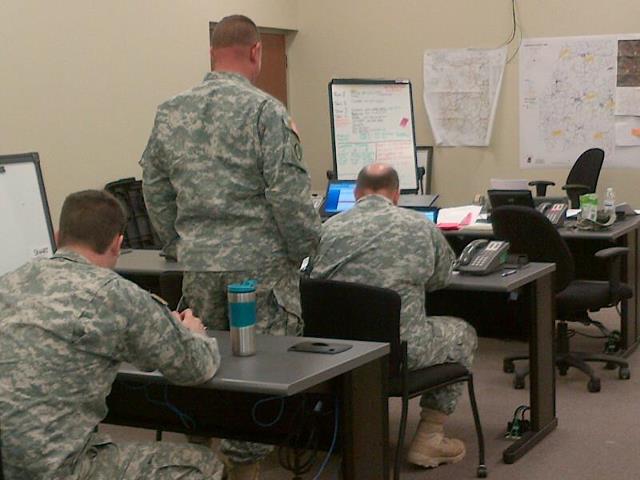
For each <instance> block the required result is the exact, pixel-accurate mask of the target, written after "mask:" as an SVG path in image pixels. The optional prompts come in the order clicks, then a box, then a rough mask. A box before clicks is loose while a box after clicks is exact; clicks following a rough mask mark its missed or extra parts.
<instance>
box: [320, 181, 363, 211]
mask: <svg viewBox="0 0 640 480" xmlns="http://www.w3.org/2000/svg"><path fill="white" fill-rule="evenodd" d="M355 189H356V181H355V180H329V183H328V184H327V193H326V195H325V196H324V203H323V205H322V208H321V209H320V214H321V215H322V216H325V217H330V216H332V215H336V214H338V213H341V212H345V211H347V210H349V209H350V208H351V207H353V206H354V205H355V203H356V198H355Z"/></svg>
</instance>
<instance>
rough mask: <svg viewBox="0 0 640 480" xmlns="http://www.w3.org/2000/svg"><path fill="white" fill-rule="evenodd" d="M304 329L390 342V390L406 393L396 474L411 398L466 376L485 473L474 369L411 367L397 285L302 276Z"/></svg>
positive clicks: (394, 393)
mask: <svg viewBox="0 0 640 480" xmlns="http://www.w3.org/2000/svg"><path fill="white" fill-rule="evenodd" d="M300 297H301V301H302V319H303V321H304V325H305V328H304V334H305V336H308V337H320V338H339V339H345V340H362V341H370V342H387V343H389V344H390V345H391V353H390V355H389V392H388V394H389V396H390V397H401V398H402V416H401V419H400V428H399V432H398V444H397V447H396V457H395V464H394V479H396V480H397V479H398V478H399V477H400V462H401V460H402V454H403V444H404V436H405V432H406V428H407V414H408V410H409V400H410V399H411V398H414V397H417V396H418V395H422V394H423V393H425V392H428V391H431V390H435V389H438V388H442V387H446V386H448V385H451V384H454V383H459V382H467V385H468V388H469V398H470V400H471V408H472V410H473V420H474V422H475V427H476V433H477V435H478V451H479V464H478V469H477V475H478V477H480V478H484V477H486V476H487V467H486V466H485V463H484V438H483V435H482V426H481V425H480V416H479V414H478V407H477V404H476V398H475V394H474V390H473V374H472V373H471V372H470V371H469V370H468V369H467V368H465V367H464V366H462V365H461V364H459V363H445V364H440V365H434V366H431V367H427V368H423V369H420V370H413V371H409V370H408V368H407V343H406V342H405V341H400V305H401V299H400V295H398V294H397V293H396V292H394V291H393V290H390V289H387V288H379V287H372V286H368V285H362V284H358V283H348V282H337V281H333V280H314V279H307V278H303V279H302V280H301V282H300Z"/></svg>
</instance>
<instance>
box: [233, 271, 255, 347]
mask: <svg viewBox="0 0 640 480" xmlns="http://www.w3.org/2000/svg"><path fill="white" fill-rule="evenodd" d="M227 303H228V306H229V330H230V332H231V351H232V353H233V354H234V355H236V356H239V357H248V356H250V355H254V354H255V353H256V281H255V280H246V281H244V282H242V283H232V284H231V285H229V286H228V287H227Z"/></svg>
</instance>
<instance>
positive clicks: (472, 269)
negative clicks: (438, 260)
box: [456, 238, 509, 275]
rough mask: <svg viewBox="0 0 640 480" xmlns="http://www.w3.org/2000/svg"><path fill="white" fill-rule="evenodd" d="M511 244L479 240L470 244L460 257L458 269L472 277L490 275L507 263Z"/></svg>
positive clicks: (457, 264) (457, 263)
mask: <svg viewBox="0 0 640 480" xmlns="http://www.w3.org/2000/svg"><path fill="white" fill-rule="evenodd" d="M508 252H509V242H503V241H500V240H491V241H489V240H486V239H484V238H483V239H479V240H474V241H473V242H471V243H469V245H467V246H466V247H464V250H463V251H462V253H461V254H460V257H458V260H457V262H456V268H457V270H458V271H459V272H462V273H468V274H471V275H488V274H489V273H492V272H495V271H496V270H498V269H499V268H500V267H501V266H502V265H503V264H504V263H506V261H507V253H508Z"/></svg>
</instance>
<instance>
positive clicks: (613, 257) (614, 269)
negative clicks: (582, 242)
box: [594, 247, 629, 290]
mask: <svg viewBox="0 0 640 480" xmlns="http://www.w3.org/2000/svg"><path fill="white" fill-rule="evenodd" d="M628 253H629V249H628V248H626V247H611V248H604V249H602V250H598V251H597V252H596V253H595V254H594V257H596V258H597V259H599V260H604V261H605V262H607V274H608V277H609V284H610V288H611V290H618V289H619V288H620V283H621V282H620V276H621V275H620V274H621V268H620V267H621V263H620V262H621V258H622V257H626V256H627V254H628Z"/></svg>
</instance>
